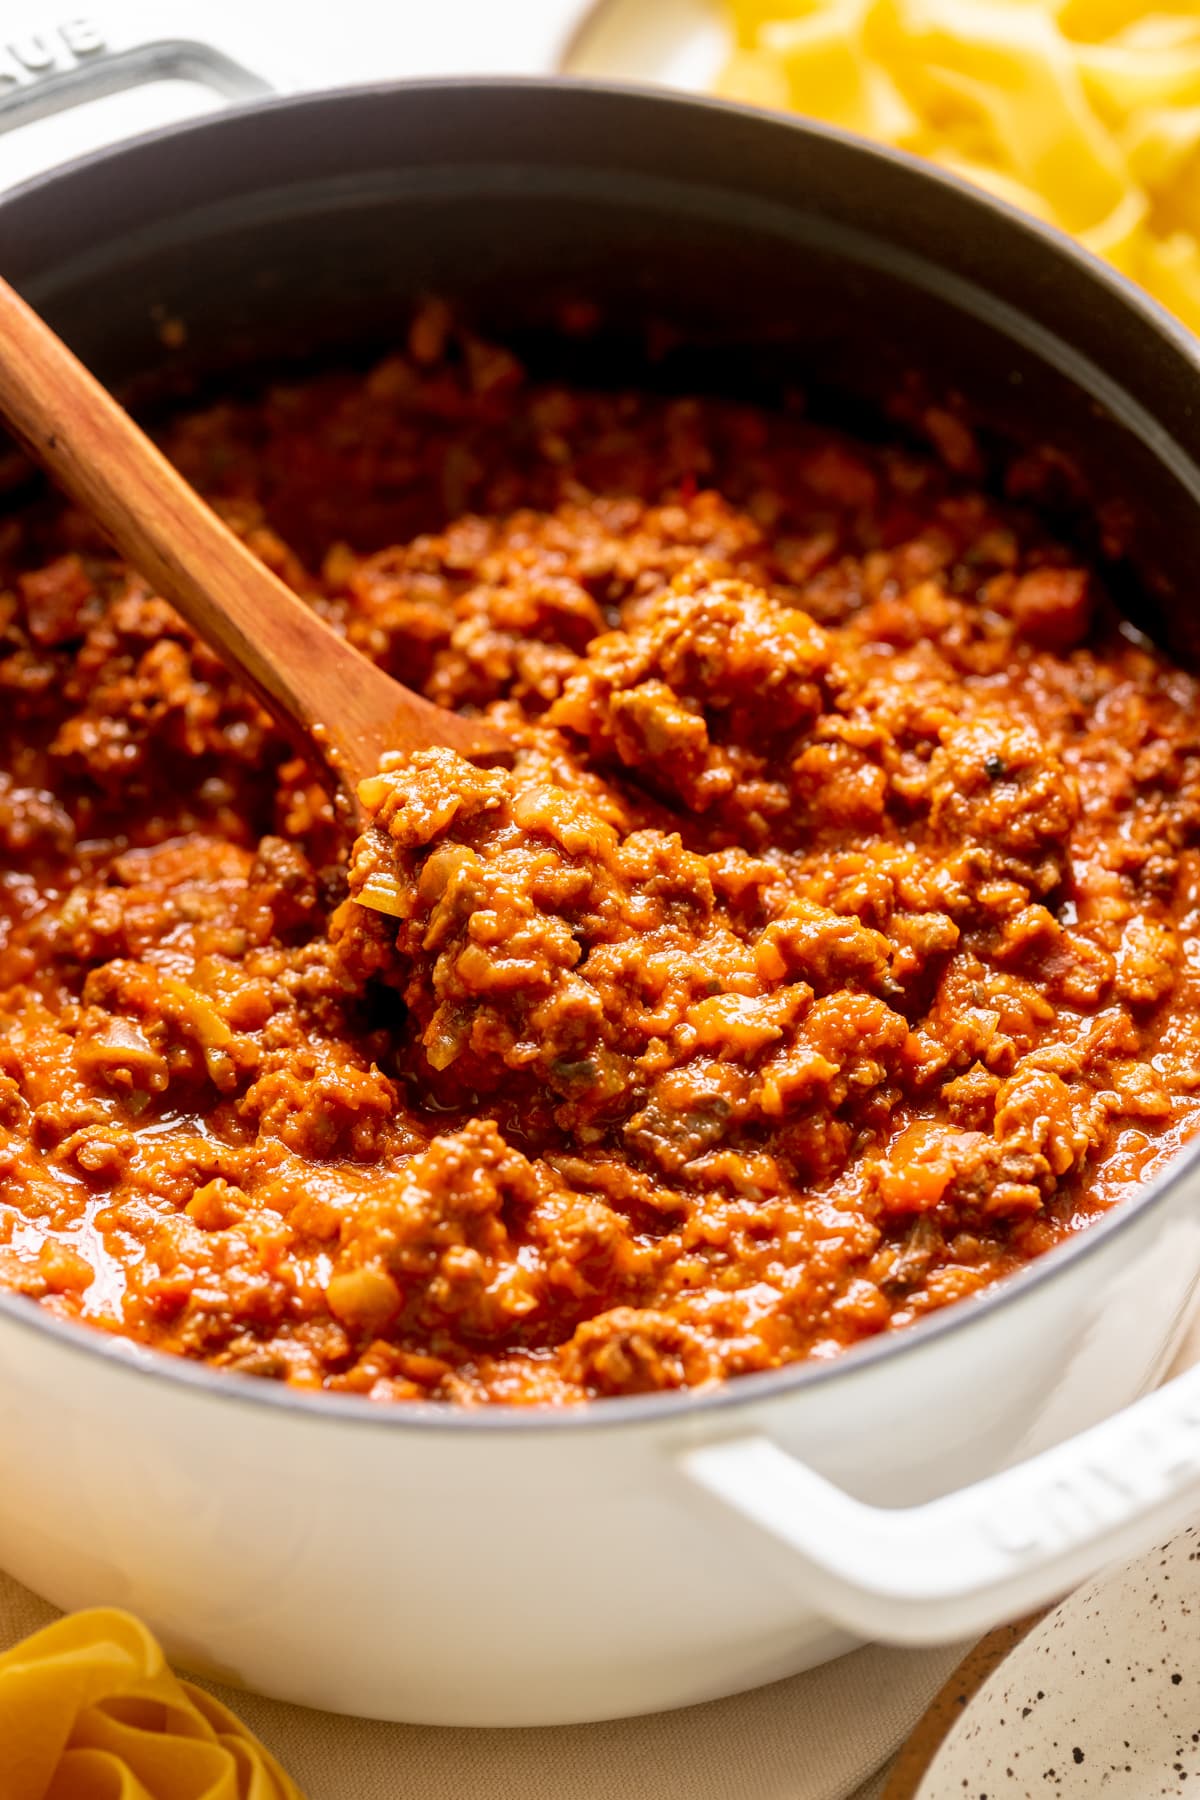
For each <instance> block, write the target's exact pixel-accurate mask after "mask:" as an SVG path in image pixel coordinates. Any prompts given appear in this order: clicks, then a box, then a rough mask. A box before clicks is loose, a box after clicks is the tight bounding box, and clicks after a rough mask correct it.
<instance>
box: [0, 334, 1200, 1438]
mask: <svg viewBox="0 0 1200 1800" xmlns="http://www.w3.org/2000/svg"><path fill="white" fill-rule="evenodd" d="M165 444H166V447H167V449H168V451H169V453H170V454H171V456H172V457H173V459H174V460H175V461H176V463H177V464H178V465H179V467H180V468H181V469H182V470H183V472H184V473H185V474H186V475H187V476H188V477H189V478H190V479H191V480H193V481H194V482H195V483H196V485H197V486H198V487H199V488H200V489H201V490H202V491H203V492H204V493H205V494H206V495H207V496H208V498H209V499H210V501H211V502H212V504H213V505H214V506H216V507H217V508H218V510H219V511H220V512H221V513H222V514H223V515H224V517H225V518H226V519H227V520H228V522H229V523H230V524H231V525H232V526H233V528H234V529H235V530H237V531H238V532H239V533H240V534H241V535H242V537H243V538H244V539H245V541H246V542H247V543H248V544H249V545H250V547H251V548H252V549H253V550H254V551H255V553H256V554H257V555H259V556H260V557H261V558H262V559H263V560H264V561H265V562H267V563H268V564H269V565H270V566H271V567H272V568H273V569H275V570H276V571H277V572H278V573H279V574H281V575H282V576H283V578H284V579H285V580H287V581H288V582H289V583H290V584H291V585H292V586H293V587H294V588H295V589H296V590H297V591H298V592H299V593H300V594H301V595H302V596H303V597H304V598H305V599H306V600H307V601H308V602H309V603H310V604H311V605H312V606H314V607H315V608H317V609H318V610H319V611H320V612H321V613H322V614H323V615H324V616H325V617H327V618H328V619H329V620H330V621H332V623H333V624H334V625H335V626H336V627H337V628H338V629H339V630H341V631H343V632H345V633H346V634H347V636H348V637H349V638H350V639H351V640H352V641H353V642H354V643H355V644H356V645H357V646H358V647H359V648H360V649H361V650H363V651H364V652H365V653H366V654H367V655H369V656H371V657H373V658H374V659H375V660H377V661H378V662H380V663H381V664H382V665H383V666H384V667H386V668H387V669H389V670H390V671H391V672H393V673H394V674H395V675H397V676H398V677H399V678H401V679H403V680H404V681H406V682H408V683H410V684H412V685H414V686H419V687H420V688H422V689H423V690H424V692H425V693H426V694H428V695H429V696H430V697H431V698H432V699H434V700H436V701H437V702H439V703H440V704H442V705H445V706H450V707H457V708H465V709H475V710H485V709H486V710H487V711H488V712H489V714H490V716H491V717H492V718H493V719H494V720H495V721H496V722H497V723H499V724H501V725H502V726H504V727H505V728H506V729H507V730H508V731H509V732H510V733H511V734H512V736H513V739H514V743H515V746H516V748H515V755H514V759H513V764H512V767H511V768H503V769H495V768H479V767H476V766H473V765H472V764H470V763H467V762H464V761H463V760H462V759H460V758H459V757H457V756H456V755H455V754H454V753H453V752H450V751H445V750H429V751H427V752H425V753H423V754H418V755H415V756H412V757H410V758H407V759H404V758H400V757H390V758H387V759H385V761H384V764H383V766H382V767H381V769H380V772H379V774H378V775H377V776H376V777H374V778H372V779H370V780H368V781H367V782H366V783H365V784H364V785H363V788H362V790H361V796H360V798H361V802H362V807H363V812H364V817H365V821H366V822H365V825H364V827H363V829H362V830H361V832H360V834H359V835H358V837H357V840H356V841H350V839H349V838H348V837H347V836H346V835H345V834H344V833H343V831H342V830H341V828H340V827H339V825H338V823H337V821H336V819H335V817H334V814H333V812H332V810H331V808H330V806H329V803H328V800H327V799H326V797H325V795H324V794H323V792H322V790H321V788H320V787H319V786H318V784H317V782H316V780H315V778H314V776H313V774H312V772H311V771H310V770H309V769H308V768H306V767H305V766H304V765H303V763H301V762H299V761H298V760H297V759H295V757H294V756H292V755H291V754H290V753H289V752H288V750H287V748H286V746H285V745H284V743H283V742H282V740H281V739H280V738H279V737H278V736H277V734H276V731H275V729H274V727H273V726H272V724H271V723H270V721H269V720H268V719H267V718H266V717H265V716H264V715H263V714H262V713H261V712H260V710H259V709H258V707H257V706H256V705H255V703H254V702H253V701H252V700H251V699H249V698H248V697H247V696H246V695H245V694H243V693H242V692H240V691H239V690H238V688H237V687H236V685H235V684H234V683H233V681H232V680H231V679H230V678H229V677H228V676H227V675H226V674H225V672H224V670H223V669H222V667H221V665H220V663H219V662H218V661H217V660H216V658H215V657H214V656H213V655H212V654H211V653H210V652H209V651H208V650H207V649H206V648H205V647H204V645H202V644H200V643H198V642H197V641H196V640H195V639H194V638H193V637H192V635H191V634H190V633H189V631H188V630H187V629H186V628H185V627H184V626H183V624H182V623H181V621H180V620H179V619H178V617H177V616H176V615H175V614H174V613H173V612H172V610H171V609H170V608H169V607H168V606H167V605H166V604H165V602H164V601H163V600H161V599H160V598H159V597H157V596H156V595H155V594H154V593H153V592H152V591H151V590H150V589H149V588H148V587H147V585H146V583H145V582H144V581H143V580H142V579H141V578H140V577H139V576H138V575H137V574H136V573H135V572H134V571H133V570H132V569H130V568H128V567H126V566H124V565H123V564H122V563H121V562H120V561H118V560H117V559H116V558H115V557H114V556H113V554H112V553H111V551H109V550H108V549H107V548H106V547H105V545H104V543H103V542H102V540H100V539H99V538H98V537H97V536H96V535H95V533H94V531H93V529H92V528H91V527H90V526H89V525H88V523H87V522H86V521H85V520H84V519H83V518H82V517H81V516H80V515H79V514H78V513H76V512H74V511H72V510H70V509H69V508H67V507H65V506H64V505H63V504H61V503H58V502H55V501H53V500H51V499H49V498H47V497H45V496H43V497H41V498H36V499H30V500H27V501H25V502H23V503H22V504H20V505H17V504H15V503H14V504H12V505H10V507H9V508H8V510H7V512H6V513H4V514H3V515H0V848H2V851H3V862H2V873H0V1285H2V1286H3V1287H5V1288H7V1289H8V1290H10V1291H13V1292H16V1293H19V1294H23V1295H26V1296H28V1297H29V1299H30V1300H31V1301H33V1302H35V1303H37V1304H38V1305H40V1306H42V1307H44V1308H46V1309H48V1310H50V1311H52V1312H54V1313H56V1314H58V1315H60V1316H64V1317H67V1318H71V1319H77V1320H81V1321H84V1322H86V1323H89V1324H90V1325H92V1326H93V1327H96V1328H99V1329H102V1330H105V1331H108V1332H112V1333H117V1334H120V1335H123V1336H125V1337H127V1338H131V1339H134V1340H136V1341H137V1342H139V1343H142V1344H146V1345H153V1346H157V1347H159V1348H162V1349H166V1350H169V1351H173V1352H176V1353H178V1354H180V1355H183V1356H186V1357H190V1358H193V1359H197V1360H201V1361H204V1362H207V1363H210V1364H213V1365H216V1366H219V1367H222V1368H228V1369H233V1370H238V1371H242V1372H244V1373H249V1374H252V1375H257V1376H262V1377H266V1378H272V1379H276V1380H282V1381H287V1382H290V1383H293V1384H295V1385H297V1386H300V1387H305V1388H315V1389H320V1388H324V1389H328V1390H333V1391H338V1392H349V1393H357V1394H363V1395H368V1396H370V1397H372V1398H374V1399H377V1400H381V1401H392V1400H412V1399H429V1400H437V1401H453V1402H458V1403H462V1404H483V1403H506V1402H507V1403H516V1404H529V1403H536V1402H547V1403H554V1404H559V1403H569V1402H575V1401H579V1400H583V1399H587V1398H594V1397H600V1396H607V1395H614V1394H629V1393H637V1392H645V1391H650V1390H655V1389H666V1388H677V1387H682V1386H701V1385H704V1384H706V1383H711V1382H716V1381H720V1380H724V1379H726V1378H729V1377H733V1376H737V1375H740V1374H743V1373H745V1372H748V1371H751V1370H758V1369H767V1368H774V1367H778V1366H780V1365H782V1364H786V1363H790V1362H793V1361H797V1360H799V1359H804V1358H817V1359H821V1358H828V1357H831V1356H835V1355H837V1354H839V1353H840V1352H842V1351H843V1350H844V1349H845V1348H846V1347H847V1346H850V1345H852V1344H854V1343H856V1342H858V1341H860V1340H862V1339H865V1338H869V1337H872V1336H875V1335H876V1334H879V1333H885V1332H891V1331H895V1330H897V1329H898V1328H901V1327H904V1326H906V1325H908V1324H910V1323H911V1322H912V1321H914V1320H916V1319H918V1318H921V1317H922V1316H924V1315H926V1314H928V1313H930V1312H931V1311H933V1310H935V1309H937V1308H941V1307H944V1306H946V1305H948V1304H951V1303H954V1302H958V1301H962V1300H965V1299H967V1298H969V1297H970V1296H972V1295H976V1294H979V1293H981V1292H982V1291H984V1290H986V1289H987V1288H989V1287H990V1286H992V1284H994V1283H995V1282H997V1281H998V1280H1001V1279H1002V1278H1004V1277H1005V1276H1007V1275H1009V1274H1011V1273H1012V1272H1013V1271H1014V1270H1017V1269H1019V1268H1020V1267H1022V1266H1023V1265H1024V1264H1026V1263H1028V1262H1029V1261H1030V1260H1031V1259H1033V1258H1035V1257H1038V1256H1040V1255H1041V1254H1042V1253H1043V1252H1045V1251H1046V1250H1047V1249H1049V1248H1050V1247H1051V1246H1052V1245H1054V1244H1056V1243H1058V1242H1060V1241H1061V1240H1063V1239H1064V1238H1066V1237H1068V1236H1070V1235H1071V1234H1072V1233H1075V1232H1078V1231H1080V1230H1082V1229H1084V1228H1085V1227H1086V1226H1087V1225H1088V1224H1089V1222H1090V1221H1091V1220H1093V1219H1094V1218H1095V1217H1097V1216H1098V1215H1099V1214H1101V1213H1103V1212H1105V1211H1106V1210H1107V1209H1109V1208H1111V1207H1113V1206H1114V1205H1117V1204H1119V1203H1120V1202H1121V1201H1122V1200H1123V1199H1125V1198H1126V1197H1127V1196H1128V1195H1130V1194H1131V1193H1132V1192H1133V1191H1134V1190H1135V1189H1136V1188H1137V1186H1138V1185H1139V1184H1140V1183H1141V1182H1143V1181H1144V1180H1145V1179H1146V1178H1147V1176H1148V1175H1150V1174H1151V1173H1153V1172H1154V1171H1155V1170H1156V1169H1157V1168H1159V1167H1160V1166H1162V1165H1163V1164H1164V1163H1165V1162H1166V1161H1167V1160H1168V1159H1169V1158H1170V1157H1171V1155H1172V1154H1173V1153H1174V1152H1175V1151H1176V1150H1177V1149H1178V1147H1179V1145H1180V1144H1181V1142H1183V1140H1184V1139H1185V1138H1186V1137H1187V1136H1188V1134H1189V1133H1190V1132H1191V1131H1192V1130H1193V1129H1194V1128H1195V1126H1196V1123H1197V1120H1198V1118H1200V993H1198V991H1197V989H1198V984H1200V957H1198V954H1197V949H1198V937H1197V934H1198V933H1200V912H1198V911H1197V907H1198V904H1200V890H1198V880H1200V861H1198V845H1200V706H1198V700H1200V694H1198V691H1197V684H1196V682H1195V680H1194V679H1193V678H1192V677H1191V676H1190V675H1188V674H1186V673H1185V672H1183V671H1182V670H1180V669H1178V668H1176V667H1173V666H1171V664H1170V663H1169V662H1167V661H1166V660H1164V658H1163V657H1162V656H1161V655H1160V654H1159V653H1158V652H1157V651H1155V650H1154V649H1153V648H1152V647H1151V646H1150V645H1149V644H1148V643H1147V642H1146V641H1145V640H1143V639H1142V638H1140V636H1139V635H1138V633H1137V632H1136V631H1134V630H1133V629H1132V628H1131V627H1129V626H1127V625H1124V624H1123V623H1122V622H1121V621H1120V619H1119V618H1118V616H1117V614H1116V613H1115V611H1114V610H1113V608H1112V607H1111V605H1110V603H1109V601H1108V600H1107V598H1106V596H1105V593H1104V591H1103V586H1102V581H1101V578H1100V576H1099V575H1098V573H1097V572H1096V570H1094V569H1093V568H1091V567H1089V566H1087V565H1086V563H1084V562H1081V561H1080V560H1079V558H1078V555H1077V554H1074V553H1072V551H1071V550H1069V549H1068V548H1066V547H1064V545H1063V544H1061V543H1059V542H1057V541H1056V540H1055V539H1054V538H1053V537H1052V536H1050V535H1048V533H1047V531H1046V530H1045V529H1044V527H1043V526H1042V525H1040V524H1039V523H1038V521H1037V519H1036V518H1035V517H1034V516H1033V515H1032V514H1031V513H1029V512H1027V511H1025V510H1023V509H1022V507H1021V506H1019V505H1018V504H1016V503H1015V502H1012V501H1005V500H1002V499H996V498H994V497H992V496H990V495H988V494H985V493H984V492H983V491H981V490H979V489H977V488H976V487H973V486H972V485H971V482H970V480H968V479H966V478H965V477H964V476H963V475H962V474H955V473H954V472H953V471H952V470H951V469H949V468H947V467H946V466H945V465H944V463H942V462H939V461H938V460H936V459H934V458H932V457H923V456H921V455H918V454H917V453H916V452H915V451H914V450H913V449H912V448H910V447H904V446H900V445H893V446H890V447H889V446H886V445H883V446H880V445H866V444H863V443H857V442H855V441H852V440H850V439H848V438H846V437H845V436H842V435H840V434H839V433H837V432H834V431H832V430H829V429H826V428H824V427H820V426H817V425H814V424H812V423H810V422H809V421H808V420H806V418H805V417H804V416H803V413H802V411H801V410H799V409H797V408H795V407H782V408H780V409H779V410H778V411H767V410H763V409H761V408H757V407H755V406H751V405H747V404H741V403H735V402H733V401H729V400H718V399H679V398H672V397H668V396H665V395H661V394H657V395H656V394H650V393H612V392H605V393H600V392H587V391H580V390H576V389H574V388H571V387H568V386H564V385H559V384H553V383H547V382H539V381H535V380H533V379H531V378H530V377H529V376H527V375H526V373H525V372H524V370H523V369H522V367H521V366H520V365H519V363H518V362H517V361H516V360H515V359H514V358H513V357H512V356H511V355H509V354H508V353H507V352H506V351H504V350H502V349H498V348H496V347H494V346H490V345H487V344H485V343H482V342H480V341H478V340H476V339H474V338H473V337H471V336H469V335H468V334H465V333H457V334H456V333H453V332H451V331H450V330H449V328H448V324H447V320H446V318H445V316H444V314H443V313H442V312H441V311H440V310H439V309H437V308H434V309H430V310H429V311H427V312H425V313H423V314H422V315H421V316H420V317H418V319H417V320H416V322H415V323H414V325H413V328H412V331H411V333H410V337H409V341H408V344H407V346H406V348H405V349H404V350H403V351H402V352H399V353H397V354H395V355H393V356H390V357H388V358H387V359H386V360H384V361H383V362H382V363H380V364H379V365H378V366H377V367H375V368H374V369H373V370H372V371H371V373H369V374H368V375H366V376H363V375H361V374H354V373H343V374H321V375H316V376H313V377H311V378H308V379H306V380H303V381H299V382H295V383H293V384H290V385H281V386H276V387H274V388H272V389H271V390H270V391H269V392H268V393H266V394H265V395H263V396H261V397H260V398H258V399H256V400H252V401H251V400H244V399H241V400H236V401H230V402H227V403H225V404H221V405H217V406H209V407H207V408H205V409H203V410H200V411H194V412H192V413H190V414H187V415H184V416H182V417H180V418H179V419H177V420H176V421H175V422H174V424H173V425H171V426H170V428H169V429H168V431H167V433H166V436H165ZM951 460H957V461H959V462H961V461H962V458H961V457H957V458H952V459H951Z"/></svg>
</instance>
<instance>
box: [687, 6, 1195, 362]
mask: <svg viewBox="0 0 1200 1800" xmlns="http://www.w3.org/2000/svg"><path fill="white" fill-rule="evenodd" d="M730 6H731V13H732V17H733V22H734V31H735V41H736V48H735V49H734V51H733V53H732V55H731V56H730V58H729V60H728V62H727V64H726V67H725V69H724V71H723V73H722V75H721V77H720V81H719V87H720V91H721V92H722V93H724V94H726V95H727V96H729V97H730V98H735V99H741V100H748V101H751V102H753V103H755V104H758V105H762V106H770V107H776V108H781V109H787V110H792V111H798V112H804V113H809V114H811V115H812V116H814V117H816V118H820V119H825V120H828V121H829V122H830V123H832V124H836V125H841V126H844V127H846V128H847V129H849V130H852V131H858V132H862V133H864V134H865V135H866V136H869V137H872V138H876V139H879V140H881V141H883V142H885V143H888V144H894V145H896V146H898V147H900V148H902V149H906V150H912V151H915V152H916V153H917V154H919V155H922V156H926V157H928V158H930V160H931V161H933V162H936V163H939V164H941V166H942V167H943V168H947V169H951V170H953V171H954V172H955V173H956V174H959V175H963V176H966V177H968V178H969V179H970V180H972V181H976V182H978V183H979V184H980V186H982V187H985V188H988V189H990V190H991V191H992V192H993V193H995V194H998V195H1000V196H1001V197H1002V198H1004V199H1006V200H1009V201H1012V202H1013V203H1015V204H1016V205H1018V206H1022V207H1025V208H1026V209H1027V210H1028V211H1030V212H1032V213H1035V214H1037V215H1038V216H1039V217H1041V218H1043V219H1046V220H1049V221H1051V222H1052V223H1054V224H1056V225H1060V226H1061V227H1063V229H1065V230H1067V231H1069V232H1072V233H1073V234H1074V235H1075V236H1077V237H1078V238H1080V239H1081V240H1082V241H1083V242H1084V243H1085V244H1086V245H1088V247H1089V248H1090V249H1092V250H1094V251H1096V252H1097V253H1098V254H1099V255H1101V256H1105V257H1107V258H1108V260H1109V261H1110V262H1112V263H1113V264H1115V265H1116V267H1117V268H1119V269H1121V270H1122V271H1123V272H1124V273H1125V274H1127V275H1130V276H1132V277H1133V278H1134V279H1135V280H1138V281H1140V282H1142V283H1143V284H1144V285H1145V286H1146V287H1147V288H1148V289H1149V290H1150V291H1151V293H1153V294H1154V295H1156V296H1157V298H1158V299H1159V300H1161V301H1162V302H1163V303H1164V304H1165V305H1166V306H1169V307H1170V308H1171V309H1172V310H1173V311H1174V312H1175V313H1177V314H1178V315H1179V317H1180V318H1182V319H1183V320H1184V322H1185V323H1186V324H1188V325H1190V326H1191V327H1192V328H1193V329H1195V330H1200V4H1197V0H1151V4H1150V5H1147V4H1145V0H730Z"/></svg>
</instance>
